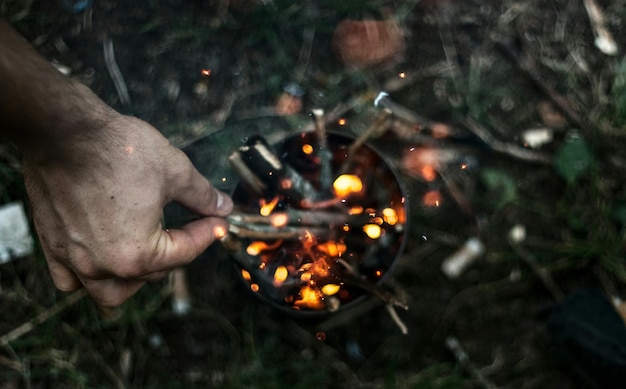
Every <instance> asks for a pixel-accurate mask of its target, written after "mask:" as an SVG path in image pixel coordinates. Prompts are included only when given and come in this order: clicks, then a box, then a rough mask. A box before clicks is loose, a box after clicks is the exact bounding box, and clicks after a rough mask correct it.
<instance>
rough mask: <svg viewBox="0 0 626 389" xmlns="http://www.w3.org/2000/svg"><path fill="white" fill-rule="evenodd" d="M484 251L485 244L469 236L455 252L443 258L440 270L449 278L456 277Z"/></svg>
mask: <svg viewBox="0 0 626 389" xmlns="http://www.w3.org/2000/svg"><path fill="white" fill-rule="evenodd" d="M484 252H485V245H484V244H483V242H481V241H480V239H478V238H476V237H472V238H469V239H468V240H467V241H466V242H465V244H463V246H461V247H460V248H459V249H458V250H457V251H456V252H454V253H453V254H452V255H450V256H449V257H448V258H446V259H444V261H443V263H442V264H441V271H443V272H444V274H445V275H446V276H448V277H449V278H457V277H458V276H460V275H461V274H462V273H463V271H465V269H466V268H467V267H468V266H469V265H471V264H472V263H473V262H474V261H475V260H476V259H478V258H479V257H480V256H481V255H483V254H484Z"/></svg>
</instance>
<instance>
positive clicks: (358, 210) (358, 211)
mask: <svg viewBox="0 0 626 389" xmlns="http://www.w3.org/2000/svg"><path fill="white" fill-rule="evenodd" d="M362 213H363V207H362V206H360V205H355V206H354V207H352V208H350V210H349V211H348V215H360V214H362Z"/></svg>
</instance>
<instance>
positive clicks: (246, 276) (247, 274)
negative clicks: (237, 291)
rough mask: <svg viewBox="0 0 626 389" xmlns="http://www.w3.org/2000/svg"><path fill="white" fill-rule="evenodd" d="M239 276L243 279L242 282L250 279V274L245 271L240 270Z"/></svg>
mask: <svg viewBox="0 0 626 389" xmlns="http://www.w3.org/2000/svg"><path fill="white" fill-rule="evenodd" d="M241 276H242V277H243V279H244V280H246V281H250V280H251V279H252V277H251V276H250V272H248V271H247V270H243V269H242V270H241Z"/></svg>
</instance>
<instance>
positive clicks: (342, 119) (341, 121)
mask: <svg viewBox="0 0 626 389" xmlns="http://www.w3.org/2000/svg"><path fill="white" fill-rule="evenodd" d="M346 123H347V122H346V119H344V118H341V119H339V121H337V124H339V125H340V126H345V125H346Z"/></svg>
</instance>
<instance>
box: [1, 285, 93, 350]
mask: <svg viewBox="0 0 626 389" xmlns="http://www.w3.org/2000/svg"><path fill="white" fill-rule="evenodd" d="M85 296H87V291H86V290H85V289H80V290H78V291H76V292H74V293H72V294H70V295H69V296H67V297H66V298H65V299H63V300H61V301H59V302H57V303H56V304H54V305H53V306H51V307H50V308H48V309H46V310H44V311H42V312H40V313H39V314H37V315H36V316H35V317H33V318H32V319H30V320H29V321H27V322H26V323H23V324H22V325H20V326H18V327H17V328H15V329H13V330H11V331H9V332H7V333H6V334H4V335H2V336H1V337H0V347H4V346H7V345H8V344H9V343H10V342H12V341H14V340H16V339H19V338H20V337H22V336H23V335H25V334H27V333H29V332H30V331H32V330H33V329H35V328H36V327H37V326H38V325H40V324H42V323H44V322H46V321H48V320H49V319H50V318H52V317H54V316H56V315H58V314H59V313H60V312H62V311H63V310H65V309H66V308H68V307H70V306H72V305H74V304H76V303H77V302H78V301H80V300H81V299H82V298H83V297H85Z"/></svg>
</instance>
